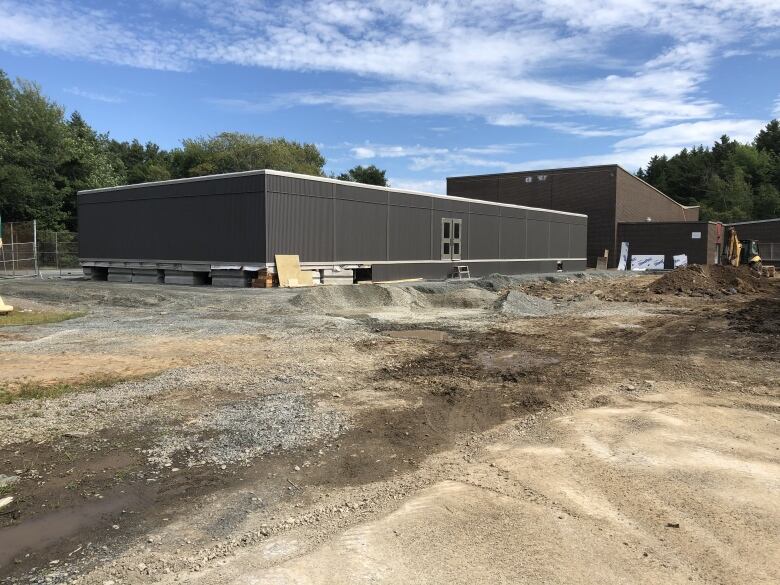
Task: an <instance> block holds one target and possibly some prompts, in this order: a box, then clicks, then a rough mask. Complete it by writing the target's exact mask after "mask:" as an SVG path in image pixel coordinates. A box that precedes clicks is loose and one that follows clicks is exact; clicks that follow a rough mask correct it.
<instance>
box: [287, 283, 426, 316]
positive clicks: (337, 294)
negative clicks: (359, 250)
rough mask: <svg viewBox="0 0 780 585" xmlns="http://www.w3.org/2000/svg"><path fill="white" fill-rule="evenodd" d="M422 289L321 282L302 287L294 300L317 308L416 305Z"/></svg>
mask: <svg viewBox="0 0 780 585" xmlns="http://www.w3.org/2000/svg"><path fill="white" fill-rule="evenodd" d="M422 296H424V295H423V294H422V293H419V292H417V291H415V290H414V289H409V288H402V287H397V286H382V285H378V284H361V285H359V286H317V287H313V288H307V289H306V290H304V291H301V292H300V293H299V294H298V295H297V296H296V297H295V298H294V299H292V301H291V304H292V305H293V306H295V307H298V308H300V309H305V310H309V311H317V312H328V311H347V310H358V311H359V310H364V309H378V308H381V307H402V306H413V305H414V304H416V303H419V300H420V297H422Z"/></svg>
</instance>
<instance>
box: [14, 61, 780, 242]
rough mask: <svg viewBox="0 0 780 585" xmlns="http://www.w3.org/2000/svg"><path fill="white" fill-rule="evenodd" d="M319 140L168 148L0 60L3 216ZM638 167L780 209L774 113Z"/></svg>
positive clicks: (63, 211)
mask: <svg viewBox="0 0 780 585" xmlns="http://www.w3.org/2000/svg"><path fill="white" fill-rule="evenodd" d="M325 162H326V161H325V157H324V156H323V155H322V153H321V152H320V151H319V149H318V148H317V146H316V145H314V144H308V143H301V142H296V141H291V140H286V139H284V138H266V137H263V136H256V135H252V134H244V133H237V132H225V133H222V134H218V135H216V136H208V137H201V138H191V139H185V140H183V141H182V143H181V146H179V147H177V148H173V149H170V150H165V149H163V148H160V146H159V145H157V144H155V143H154V142H147V143H145V144H142V143H141V142H139V141H138V140H132V141H122V142H120V141H118V140H115V139H113V138H111V137H110V136H109V135H108V134H103V133H99V132H96V131H95V130H94V129H93V128H92V127H90V126H89V124H88V123H87V122H86V121H85V120H84V118H83V117H82V116H81V115H80V114H79V113H78V112H74V113H72V114H71V115H70V116H66V114H65V110H64V109H63V108H62V107H61V106H60V105H58V104H57V103H55V102H53V101H52V100H50V99H48V98H47V97H46V96H45V95H43V93H42V91H41V88H40V87H39V86H38V85H37V84H35V83H32V82H29V81H25V80H16V81H12V80H11V79H9V77H8V76H7V75H6V73H5V72H3V71H2V70H0V218H2V219H3V220H4V221H24V220H31V219H37V220H38V222H39V225H40V227H41V228H42V229H71V230H75V228H76V192H77V191H79V190H81V189H92V188H98V187H111V186H116V185H124V184H133V183H143V182H147V181H162V180H166V179H178V178H185V177H197V176H203V175H211V174H216V173H227V172H236V171H246V170H252V169H262V168H268V169H275V170H281V171H289V172H295V173H303V174H308V175H315V176H325V171H324V167H325ZM330 176H331V177H334V178H338V179H342V180H345V181H354V182H359V183H367V184H372V185H388V182H387V177H386V172H385V171H384V170H381V169H378V168H377V167H376V166H374V165H370V166H367V167H363V166H357V167H355V168H353V169H350V170H348V171H346V172H344V173H341V174H339V175H337V176H334V175H330ZM637 176H638V177H640V178H641V179H644V180H645V181H647V182H648V183H650V184H651V185H653V186H654V187H657V188H658V189H660V190H661V191H663V192H664V193H666V194H667V195H669V196H670V197H672V198H673V199H675V200H676V201H678V202H680V203H682V204H684V205H700V206H701V218H702V219H704V220H721V221H739V220H746V219H766V218H771V217H780V123H778V121H777V120H772V121H771V122H770V123H768V124H767V125H766V127H765V128H763V129H762V130H761V131H760V132H759V133H758V135H757V136H756V137H755V139H754V140H753V141H752V143H749V144H742V143H740V142H738V141H735V140H732V139H730V138H729V137H728V136H725V135H724V136H723V137H722V138H721V139H720V141H718V142H716V143H715V144H714V145H713V146H712V147H705V146H703V145H700V146H696V147H693V148H691V149H687V148H685V149H683V150H682V151H681V152H679V153H677V154H675V155H674V156H671V157H667V156H666V155H662V156H654V157H652V159H651V160H650V162H649V163H648V164H647V166H646V167H644V168H641V169H639V170H638V171H637Z"/></svg>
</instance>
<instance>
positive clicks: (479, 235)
mask: <svg viewBox="0 0 780 585" xmlns="http://www.w3.org/2000/svg"><path fill="white" fill-rule="evenodd" d="M337 191H338V192H339V193H340V195H339V196H336V192H337ZM390 203H392V204H390ZM78 205H79V224H80V232H81V253H80V256H81V257H82V258H85V259H86V258H90V259H106V260H112V259H113V260H128V261H135V260H150V261H154V260H160V261H166V260H168V261H173V262H175V261H191V262H202V263H208V262H211V263H214V262H231V263H232V262H236V263H249V262H252V263H262V262H274V255H275V254H298V255H299V256H300V258H301V261H302V262H316V263H323V264H330V263H338V262H357V261H359V262H366V263H369V264H370V263H372V262H380V261H384V262H387V261H393V260H399V261H400V260H404V261H409V260H417V259H419V260H422V261H426V260H427V261H430V260H436V261H438V260H439V259H440V245H441V220H442V218H453V219H460V220H462V234H461V246H462V249H461V256H462V260H460V261H453V262H445V263H442V265H441V266H444V267H445V268H444V269H446V268H447V267H451V265H452V264H456V263H461V262H463V263H468V260H469V258H472V259H487V260H494V259H495V260H500V259H510V260H511V259H513V258H550V256H549V255H548V242H549V238H550V229H551V228H550V224H551V223H556V224H560V225H565V226H569V225H571V226H574V227H573V228H572V229H575V228H576V227H577V226H582V224H583V223H584V222H585V221H586V219H585V218H582V217H575V216H565V215H560V214H554V213H550V212H545V211H535V210H525V209H515V208H510V207H502V206H495V205H491V204H489V203H485V204H481V203H474V202H468V201H459V200H449V199H446V198H437V197H428V196H425V195H419V194H415V193H402V192H399V193H396V192H390V191H386V190H382V189H370V188H367V187H361V186H352V185H340V184H338V183H332V182H327V181H319V180H312V179H309V178H306V177H288V176H284V175H274V174H271V173H269V174H256V175H245V176H231V177H225V178H224V179H219V178H210V179H208V180H204V181H185V182H175V183H162V184H154V185H148V186H141V187H137V186H133V187H127V188H119V189H115V190H111V191H101V192H91V193H83V194H80V195H79V199H78ZM529 214H530V215H532V216H533V217H535V218H536V219H533V220H531V221H530V225H531V231H530V232H529V233H526V231H527V228H526V219H525V218H526V216H528V215H529ZM553 229H557V228H553ZM570 239H571V240H572V244H571V253H570V256H574V257H581V256H582V255H583V249H576V246H575V244H574V240H575V239H576V238H575V237H574V236H572V237H571V238H570ZM577 241H580V240H577ZM527 242H530V243H531V245H530V246H529V244H528V243H527ZM551 260H553V261H554V260H555V258H552V259H551ZM545 262H549V261H545ZM481 264H488V263H481ZM535 265H536V264H535V262H529V263H526V264H524V265H523V266H524V267H529V266H535ZM375 266H377V265H376V264H375ZM540 266H541V265H540ZM544 266H547V264H545V265H544ZM495 268H496V269H500V266H498V267H495ZM436 270H440V268H437V269H436ZM480 270H481V269H480Z"/></svg>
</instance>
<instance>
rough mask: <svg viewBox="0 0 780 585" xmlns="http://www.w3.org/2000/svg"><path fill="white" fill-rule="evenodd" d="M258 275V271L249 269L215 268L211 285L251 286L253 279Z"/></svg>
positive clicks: (212, 272)
mask: <svg viewBox="0 0 780 585" xmlns="http://www.w3.org/2000/svg"><path fill="white" fill-rule="evenodd" d="M256 276H257V272H250V271H247V270H232V269H231V270H224V269H214V270H212V271H211V286H224V287H231V288H246V287H248V286H251V284H252V279H253V278H255V277H256Z"/></svg>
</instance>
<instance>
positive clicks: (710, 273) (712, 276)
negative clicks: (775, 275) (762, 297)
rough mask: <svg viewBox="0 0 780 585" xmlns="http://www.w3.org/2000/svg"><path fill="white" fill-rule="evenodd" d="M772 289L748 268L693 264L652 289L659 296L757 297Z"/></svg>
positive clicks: (677, 270)
mask: <svg viewBox="0 0 780 585" xmlns="http://www.w3.org/2000/svg"><path fill="white" fill-rule="evenodd" d="M767 287H768V285H767V284H766V282H765V281H764V280H763V279H762V277H760V276H757V275H756V274H755V273H754V272H753V271H751V270H750V268H748V267H747V266H740V267H734V266H720V265H708V266H700V265H698V264H691V265H690V266H684V267H682V268H677V269H675V270H673V271H672V272H669V273H667V274H664V275H663V276H662V277H661V278H659V279H658V280H656V281H655V282H653V283H652V284H651V285H650V286H649V287H648V288H649V290H650V292H654V293H656V294H683V295H688V296H710V297H717V296H723V295H733V294H738V293H739V294H745V293H755V292H760V291H763V290H766V288H767Z"/></svg>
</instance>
